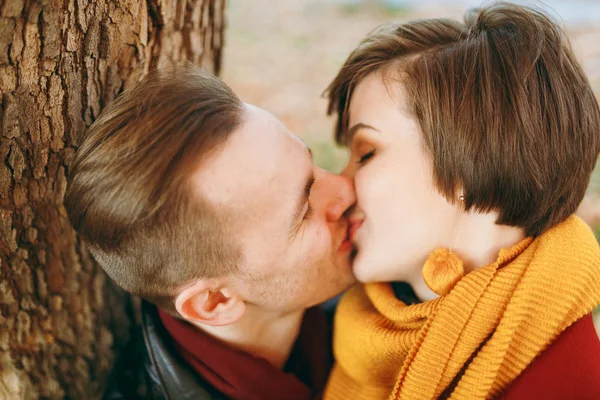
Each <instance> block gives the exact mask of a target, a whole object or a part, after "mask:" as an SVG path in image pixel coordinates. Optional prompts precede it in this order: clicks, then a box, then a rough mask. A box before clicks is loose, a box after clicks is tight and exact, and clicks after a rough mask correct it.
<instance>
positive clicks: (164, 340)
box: [102, 298, 338, 400]
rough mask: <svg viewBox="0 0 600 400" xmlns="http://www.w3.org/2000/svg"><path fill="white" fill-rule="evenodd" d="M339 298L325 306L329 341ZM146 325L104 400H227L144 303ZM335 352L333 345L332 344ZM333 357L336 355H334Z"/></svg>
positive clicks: (138, 332)
mask: <svg viewBox="0 0 600 400" xmlns="http://www.w3.org/2000/svg"><path fill="white" fill-rule="evenodd" d="M337 302H338V298H335V299H332V300H329V301H328V302H326V303H324V304H322V305H321V308H322V309H323V311H324V312H325V317H326V319H327V328H328V332H327V334H328V336H329V340H331V328H332V326H333V314H334V311H335V308H336V306H337ZM141 311H142V324H141V327H138V328H136V333H135V334H134V337H133V338H132V340H131V342H130V346H129V347H128V348H126V349H125V350H124V351H123V354H122V355H121V357H120V358H119V360H118V361H117V363H116V365H115V367H114V369H113V371H112V372H111V375H110V377H109V380H108V384H107V387H106V389H105V392H104V395H103V397H102V399H103V400H137V399H147V400H192V399H193V400H226V399H227V397H226V396H225V395H223V394H222V393H219V392H218V391H217V390H216V389H215V388H213V387H212V386H211V385H210V384H208V383H207V382H203V381H202V378H201V377H200V376H199V375H198V374H197V373H196V372H195V371H193V370H192V369H191V368H190V367H189V366H188V365H187V363H186V361H185V360H183V358H182V357H181V356H180V355H179V353H178V352H177V350H175V349H174V348H173V345H172V342H171V339H170V336H169V334H168V332H167V331H166V329H165V327H164V326H163V324H162V322H161V320H160V317H159V316H158V310H157V308H156V307H155V306H154V305H152V304H150V303H148V302H146V301H142V308H141ZM329 349H330V350H331V342H330V343H329ZM330 357H332V355H331V354H330Z"/></svg>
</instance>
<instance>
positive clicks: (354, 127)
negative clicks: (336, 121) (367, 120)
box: [346, 122, 379, 141]
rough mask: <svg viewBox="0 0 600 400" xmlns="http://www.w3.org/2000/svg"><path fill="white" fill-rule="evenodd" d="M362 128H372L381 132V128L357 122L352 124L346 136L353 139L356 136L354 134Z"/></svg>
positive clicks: (349, 139)
mask: <svg viewBox="0 0 600 400" xmlns="http://www.w3.org/2000/svg"><path fill="white" fill-rule="evenodd" d="M360 129H370V130H373V131H375V132H379V129H377V128H375V127H373V126H371V125H368V124H364V123H362V122H359V123H357V124H354V125H352V127H351V128H350V129H348V131H347V133H346V137H347V138H348V141H351V140H352V138H353V137H354V135H355V134H356V132H358V131H359V130H360Z"/></svg>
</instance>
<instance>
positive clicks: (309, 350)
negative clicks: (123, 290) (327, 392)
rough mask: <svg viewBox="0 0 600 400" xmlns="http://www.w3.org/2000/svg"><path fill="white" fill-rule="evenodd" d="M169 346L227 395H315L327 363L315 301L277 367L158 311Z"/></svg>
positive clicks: (325, 336)
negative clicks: (283, 361)
mask: <svg viewBox="0 0 600 400" xmlns="http://www.w3.org/2000/svg"><path fill="white" fill-rule="evenodd" d="M159 315H160V319H161V320H162V323H163V324H164V326H165V328H166V329H167V331H168V332H169V334H170V335H171V337H172V339H173V342H174V344H175V348H176V349H177V350H178V351H179V353H180V354H181V356H182V357H183V358H184V359H185V361H186V362H187V363H188V364H189V365H190V366H191V367H192V368H193V369H194V370H195V371H196V372H197V373H198V374H199V375H200V377H199V378H200V379H203V380H204V381H206V382H207V383H208V384H210V385H211V386H212V387H214V388H215V389H217V390H218V391H219V392H221V393H223V394H224V395H226V396H227V397H229V398H231V399H233V400H259V399H260V400H263V399H264V400H309V399H314V398H320V396H321V393H322V391H323V389H324V388H325V384H326V382H327V377H328V375H329V371H330V369H331V365H332V357H331V348H330V345H329V340H330V339H329V329H328V325H327V321H326V319H325V315H324V314H323V312H322V310H321V309H320V308H318V307H315V308H311V309H309V310H307V311H306V313H305V316H304V320H303V322H302V326H301V328H300V333H299V335H298V339H297V340H296V343H295V345H294V347H293V349H292V352H291V354H290V358H289V360H288V362H287V364H286V366H285V368H284V369H283V370H280V369H279V368H276V367H275V366H273V365H271V364H270V363H269V362H268V361H266V360H264V359H262V358H260V357H255V356H253V355H251V354H249V353H247V352H245V351H241V350H236V349H233V348H231V347H229V346H228V345H226V344H225V343H223V342H221V341H219V340H218V339H216V338H213V337H211V336H209V335H208V334H206V333H204V332H202V331H201V330H200V329H198V328H196V327H194V326H193V325H191V324H189V323H187V322H185V321H182V320H179V319H176V318H173V317H172V316H170V315H169V314H166V313H164V312H162V311H159Z"/></svg>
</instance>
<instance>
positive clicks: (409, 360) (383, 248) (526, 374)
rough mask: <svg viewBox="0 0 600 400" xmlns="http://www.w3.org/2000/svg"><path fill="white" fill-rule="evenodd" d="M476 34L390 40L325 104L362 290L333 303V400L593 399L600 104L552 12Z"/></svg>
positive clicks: (365, 49) (342, 77) (412, 27)
mask: <svg viewBox="0 0 600 400" xmlns="http://www.w3.org/2000/svg"><path fill="white" fill-rule="evenodd" d="M465 21H466V22H465V24H461V23H458V22H454V21H450V20H441V19H436V20H423V21H417V22H413V23H408V24H404V25H391V26H384V27H381V28H379V29H377V30H376V31H374V32H373V33H371V34H370V35H369V36H368V37H367V38H366V39H365V40H364V41H363V42H362V43H361V45H360V46H359V47H358V48H357V49H356V50H355V51H354V52H353V53H352V54H351V55H350V57H349V58H348V60H347V61H346V63H345V65H344V66H343V68H342V69H341V70H340V72H339V74H338V75H337V77H336V78H335V80H334V81H333V83H332V84H331V85H330V87H329V89H328V93H329V99H330V109H329V110H330V113H337V116H338V125H337V140H338V141H339V142H340V143H342V144H345V145H348V146H349V148H350V150H351V160H350V162H349V164H348V167H347V168H346V170H345V173H346V174H347V175H349V176H352V177H353V178H354V180H355V186H356V191H357V199H358V206H357V210H356V212H355V213H354V214H353V215H352V217H351V229H350V232H351V234H352V236H353V241H354V243H355V245H356V248H357V254H356V257H355V260H354V264H353V269H354V272H355V275H356V276H357V278H358V279H359V281H361V282H363V283H364V284H360V285H357V286H356V287H354V288H353V289H351V290H350V291H349V292H348V293H347V294H346V295H345V296H344V298H343V299H342V300H341V302H340V304H339V306H338V311H337V315H336V321H335V323H336V326H335V333H334V353H335V356H336V359H337V364H336V367H335V368H334V370H333V372H332V375H331V378H330V381H329V384H328V387H327V390H326V394H325V398H326V399H386V398H390V399H403V400H404V399H433V398H451V399H485V398H493V397H497V396H500V395H502V396H504V397H506V398H511V399H513V398H545V399H547V398H577V399H582V398H600V397H598V396H600V362H599V361H597V360H599V359H600V357H599V356H600V342H599V341H598V336H597V333H596V331H595V330H594V325H593V319H592V314H591V313H592V311H593V310H594V309H595V308H596V307H597V306H598V305H599V304H600V249H599V247H598V244H597V242H596V240H595V238H594V235H593V234H592V232H591V231H590V229H589V228H588V227H587V226H586V225H585V224H584V223H583V222H582V221H581V220H580V219H578V218H577V217H575V216H573V213H574V212H575V210H576V209H577V207H578V205H579V204H580V202H581V200H582V198H583V196H584V193H585V191H586V188H587V186H588V183H589V179H590V175H591V172H592V169H593V168H594V165H595V163H596V159H597V157H598V153H599V149H600V110H599V109H598V104H597V102H596V99H595V98H594V94H593V92H592V90H591V88H590V85H589V83H588V80H587V78H586V77H585V75H584V73H583V71H582V69H581V66H580V65H579V63H578V62H577V61H576V60H575V57H574V55H573V53H572V51H571V49H570V47H569V44H568V41H567V39H566V38H565V36H564V34H563V32H562V31H561V30H560V29H559V28H558V27H557V25H556V24H555V23H554V22H553V21H552V20H551V19H549V18H548V17H547V16H546V15H545V14H543V13H542V12H540V11H537V10H535V9H532V8H525V7H520V6H517V5H512V4H508V3H496V4H493V5H491V6H488V7H485V8H483V9H480V10H478V11H476V12H472V13H469V14H467V17H466V18H465ZM397 281H403V282H406V283H409V284H410V286H411V287H412V288H413V290H414V294H415V295H416V299H411V296H407V295H406V293H403V292H402V290H400V289H399V288H398V285H391V284H389V283H385V282H397ZM540 379H544V382H543V384H542V383H541V382H540Z"/></svg>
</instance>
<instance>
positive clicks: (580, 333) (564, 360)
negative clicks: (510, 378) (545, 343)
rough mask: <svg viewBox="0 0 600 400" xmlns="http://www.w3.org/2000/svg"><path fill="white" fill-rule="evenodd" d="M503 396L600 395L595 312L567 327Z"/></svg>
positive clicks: (588, 398)
mask: <svg viewBox="0 0 600 400" xmlns="http://www.w3.org/2000/svg"><path fill="white" fill-rule="evenodd" d="M500 399H503V400H504V399H507V400H530V399H544V400H564V399H577V400H597V399H600V340H599V339H598V334H597V333H596V330H595V328H594V324H593V321H592V315H591V314H588V315H586V316H585V317H583V318H581V319H580V320H579V321H577V322H575V323H574V324H573V325H571V326H570V327H569V328H568V329H567V330H565V331H564V332H563V333H562V334H561V335H560V336H559V337H558V339H556V340H555V341H554V343H552V344H551V345H550V347H548V349H546V351H544V352H543V353H542V354H540V356H539V357H538V358H536V359H535V360H534V361H533V362H532V363H531V365H530V366H529V367H528V368H527V369H526V370H525V371H523V373H521V375H520V376H519V377H518V378H517V379H516V380H515V381H514V382H513V383H511V384H510V385H509V387H508V388H506V390H505V391H504V392H503V393H502V395H501V396H500Z"/></svg>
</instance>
